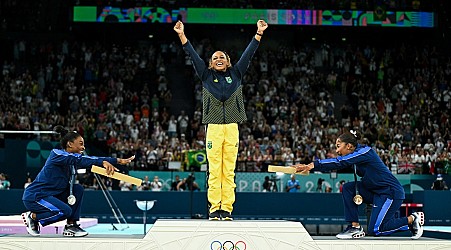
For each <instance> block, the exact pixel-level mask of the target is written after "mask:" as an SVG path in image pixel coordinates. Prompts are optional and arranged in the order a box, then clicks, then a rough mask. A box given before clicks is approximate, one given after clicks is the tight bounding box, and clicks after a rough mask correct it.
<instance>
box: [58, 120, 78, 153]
mask: <svg viewBox="0 0 451 250" xmlns="http://www.w3.org/2000/svg"><path fill="white" fill-rule="evenodd" d="M53 131H55V132H56V133H58V134H60V136H61V139H60V144H61V147H62V148H63V149H66V147H67V143H68V142H73V141H74V140H75V139H77V138H78V137H79V136H80V134H78V133H77V132H76V131H71V132H69V130H67V129H66V128H64V127H63V126H61V125H57V126H55V127H54V128H53Z"/></svg>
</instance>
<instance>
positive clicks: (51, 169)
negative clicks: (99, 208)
mask: <svg viewBox="0 0 451 250" xmlns="http://www.w3.org/2000/svg"><path fill="white" fill-rule="evenodd" d="M54 131H55V132H57V133H59V134H61V141H60V143H61V147H62V148H63V149H53V150H52V151H51V152H50V155H49V157H48V159H47V161H46V162H45V165H44V167H43V168H42V169H41V171H40V172H39V174H38V176H36V179H35V180H34V181H33V182H32V183H31V184H30V185H29V186H28V187H27V188H26V189H25V191H24V194H23V197H22V200H23V203H24V205H25V207H26V208H27V210H29V211H28V212H25V213H23V214H22V219H23V221H24V223H25V225H26V226H27V231H28V233H29V234H31V235H33V236H39V235H40V229H39V224H41V225H42V226H46V225H49V224H52V223H54V222H57V221H62V220H65V219H66V220H67V225H66V226H65V228H64V232H63V235H64V236H74V237H81V236H86V235H87V234H88V233H87V232H86V231H84V230H83V229H81V228H80V226H79V225H77V224H76V222H77V221H78V220H79V219H80V207H81V203H82V199H83V187H82V186H81V185H79V184H75V183H74V180H75V174H76V171H77V169H79V168H90V167H91V166H92V165H97V166H103V167H104V168H106V172H107V174H113V173H114V170H115V167H114V166H113V165H116V164H121V165H124V164H127V163H130V162H131V161H132V160H133V159H134V158H135V156H132V157H130V158H127V159H119V158H111V157H95V156H84V155H82V153H83V151H84V150H85V145H84V140H83V137H82V136H81V135H80V134H78V133H77V132H74V131H71V132H69V131H68V130H66V129H65V128H63V127H62V126H56V127H55V129H54Z"/></svg>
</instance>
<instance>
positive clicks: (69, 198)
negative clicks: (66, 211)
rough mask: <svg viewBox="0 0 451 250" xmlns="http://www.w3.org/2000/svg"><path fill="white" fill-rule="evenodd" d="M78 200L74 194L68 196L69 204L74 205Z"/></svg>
mask: <svg viewBox="0 0 451 250" xmlns="http://www.w3.org/2000/svg"><path fill="white" fill-rule="evenodd" d="M76 201H77V199H76V198H75V196H74V195H72V194H71V195H69V196H68V197H67V203H69V205H74V204H75V202H76Z"/></svg>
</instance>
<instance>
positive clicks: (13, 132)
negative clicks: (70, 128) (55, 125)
mask: <svg viewBox="0 0 451 250" xmlns="http://www.w3.org/2000/svg"><path fill="white" fill-rule="evenodd" d="M0 134H58V133H57V132H55V131H41V130H33V131H31V130H0Z"/></svg>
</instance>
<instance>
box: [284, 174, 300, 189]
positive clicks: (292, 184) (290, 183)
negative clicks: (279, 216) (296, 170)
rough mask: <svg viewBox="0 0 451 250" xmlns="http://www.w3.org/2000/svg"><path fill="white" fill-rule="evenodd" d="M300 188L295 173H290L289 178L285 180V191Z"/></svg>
mask: <svg viewBox="0 0 451 250" xmlns="http://www.w3.org/2000/svg"><path fill="white" fill-rule="evenodd" d="M300 189H301V185H300V183H299V181H298V180H296V175H295V174H292V175H291V179H290V180H288V182H287V188H286V191H287V192H289V193H296V192H298V191H299V190H300Z"/></svg>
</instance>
